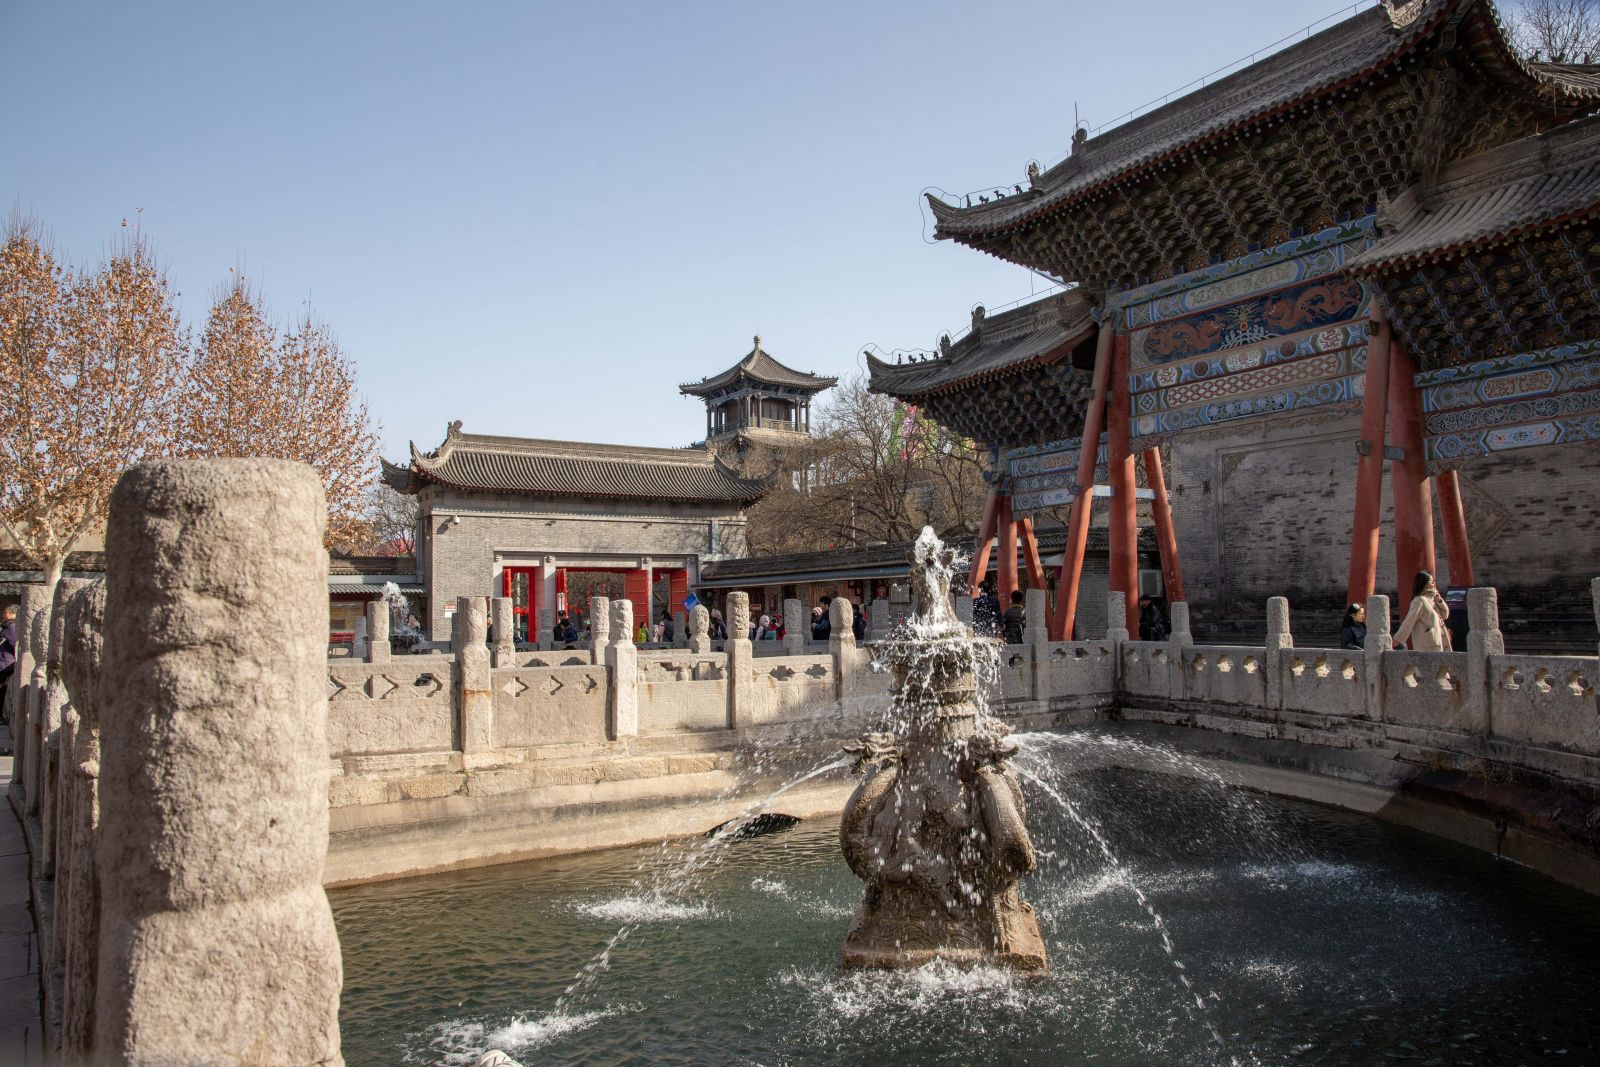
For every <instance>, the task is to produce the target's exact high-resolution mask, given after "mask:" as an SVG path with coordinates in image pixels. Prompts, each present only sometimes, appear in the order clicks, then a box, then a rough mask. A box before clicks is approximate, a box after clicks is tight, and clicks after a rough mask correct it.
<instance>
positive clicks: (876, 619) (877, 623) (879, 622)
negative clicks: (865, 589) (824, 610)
mask: <svg viewBox="0 0 1600 1067" xmlns="http://www.w3.org/2000/svg"><path fill="white" fill-rule="evenodd" d="M956 617H957V618H960V617H961V599H960V598H959V597H958V598H957V599H956ZM967 622H968V625H971V622H972V620H971V619H970V618H969V619H968V620H967ZM830 624H831V620H830ZM889 629H890V623H889V601H888V600H886V599H884V598H883V597H879V598H878V599H877V600H874V601H873V602H872V606H871V608H870V609H869V615H868V621H867V636H868V637H870V638H872V639H873V640H874V641H882V640H883V639H884V638H885V637H888V636H889Z"/></svg>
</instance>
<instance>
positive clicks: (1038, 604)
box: [1022, 589, 1050, 701]
mask: <svg viewBox="0 0 1600 1067" xmlns="http://www.w3.org/2000/svg"><path fill="white" fill-rule="evenodd" d="M1023 606H1024V610H1025V611H1026V612H1027V615H1026V617H1025V622H1024V625H1023V627H1022V643H1023V644H1024V645H1027V646H1028V662H1029V671H1030V674H1031V677H1032V683H1031V686H1030V688H1031V690H1032V696H1033V699H1034V700H1041V701H1044V700H1049V699H1050V608H1049V604H1048V596H1047V594H1046V593H1045V591H1044V590H1043V589H1029V590H1028V591H1027V593H1026V594H1025V598H1024V602H1023Z"/></svg>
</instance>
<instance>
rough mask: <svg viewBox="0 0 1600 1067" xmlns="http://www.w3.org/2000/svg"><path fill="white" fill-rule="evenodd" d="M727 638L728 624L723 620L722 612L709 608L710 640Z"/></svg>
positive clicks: (724, 639)
mask: <svg viewBox="0 0 1600 1067" xmlns="http://www.w3.org/2000/svg"><path fill="white" fill-rule="evenodd" d="M727 639H728V624H727V623H726V622H725V621H723V618H722V612H721V611H719V610H718V609H716V608H712V609H711V640H713V641H726V640H727Z"/></svg>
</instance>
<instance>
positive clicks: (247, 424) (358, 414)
mask: <svg viewBox="0 0 1600 1067" xmlns="http://www.w3.org/2000/svg"><path fill="white" fill-rule="evenodd" d="M186 416H187V417H186V421H185V427H184V430H185V432H184V450H185V453H186V454H188V455H194V456H209V457H234V456H261V457H271V458H275V459H293V460H299V461H300V462H302V463H307V464H310V465H311V467H312V468H314V469H315V470H316V472H317V473H318V474H319V475H321V476H322V484H323V489H324V490H325V491H326V493H327V496H328V532H327V543H328V547H330V548H334V549H339V550H341V551H348V550H350V549H352V548H355V547H357V546H359V545H361V544H363V543H369V542H370V540H371V537H372V531H371V527H370V525H369V521H368V517H367V505H368V494H369V492H370V486H371V485H372V483H373V481H374V480H375V479H376V476H377V456H378V444H377V436H376V434H375V432H374V428H373V424H372V419H371V416H370V415H368V413H367V406H366V404H365V403H363V402H362V400H361V398H360V397H359V396H358V395H357V393H356V381H355V368H354V366H352V364H351V363H350V361H349V360H348V359H347V358H345V355H344V353H343V352H341V351H340V349H339V345H338V342H336V341H335V340H334V338H333V335H332V333H331V332H330V331H329V329H328V327H327V326H326V325H325V324H324V323H322V322H321V321H319V320H318V319H316V318H315V317H313V316H312V315H311V313H310V311H309V310H307V311H306V313H305V314H303V315H302V317H301V318H300V319H299V321H298V322H297V323H296V324H295V325H294V326H293V327H292V328H291V329H290V330H289V331H288V332H287V333H283V334H281V335H280V334H279V332H278V331H277V329H276V328H275V327H273V326H272V324H271V323H270V322H269V321H268V318H267V315H266V312H265V309H264V307H263V304H262V301H261V298H260V297H259V296H258V295H257V294H256V293H255V292H254V291H253V290H252V289H251V288H250V287H249V286H248V284H247V283H246V279H244V278H243V277H242V276H239V277H236V278H235V279H234V281H233V283H232V284H231V285H229V286H228V287H227V288H226V289H224V290H223V291H222V293H221V294H219V295H218V297H217V299H216V301H215V303H213V304H212V306H211V313H210V316H209V318H208V319H207V322H206V328H205V332H204V333H203V334H202V335H201V338H200V343H199V345H198V346H197V347H196V349H195V352H194V358H193V360H192V363H191V371H190V389H189V394H188V403H187V411H186Z"/></svg>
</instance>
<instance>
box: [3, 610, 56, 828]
mask: <svg viewBox="0 0 1600 1067" xmlns="http://www.w3.org/2000/svg"><path fill="white" fill-rule="evenodd" d="M48 594H49V590H47V589H46V588H45V587H44V586H42V585H25V586H23V587H22V602H21V603H20V604H18V605H17V666H16V671H15V673H14V674H13V675H12V676H11V684H12V685H13V686H15V687H16V689H15V693H16V695H15V698H14V699H13V700H12V702H11V733H12V740H13V743H14V744H15V746H16V748H15V752H16V759H15V760H14V761H13V765H14V766H15V767H16V770H15V771H14V772H13V774H14V781H13V784H12V788H13V789H14V790H15V791H16V793H17V797H18V799H19V801H20V804H19V808H20V810H22V811H23V812H24V813H26V812H31V811H32V810H33V803H34V793H33V791H34V777H33V763H34V751H33V750H34V747H35V745H34V739H33V730H34V721H33V704H34V699H33V675H34V672H35V671H37V670H39V669H40V668H41V667H42V666H43V665H42V664H41V663H40V662H39V657H38V656H37V655H35V654H34V651H33V625H34V621H35V619H37V617H38V615H39V613H40V612H41V611H43V610H44V608H45V605H47V604H48V603H49V602H50V598H49V595H48Z"/></svg>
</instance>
